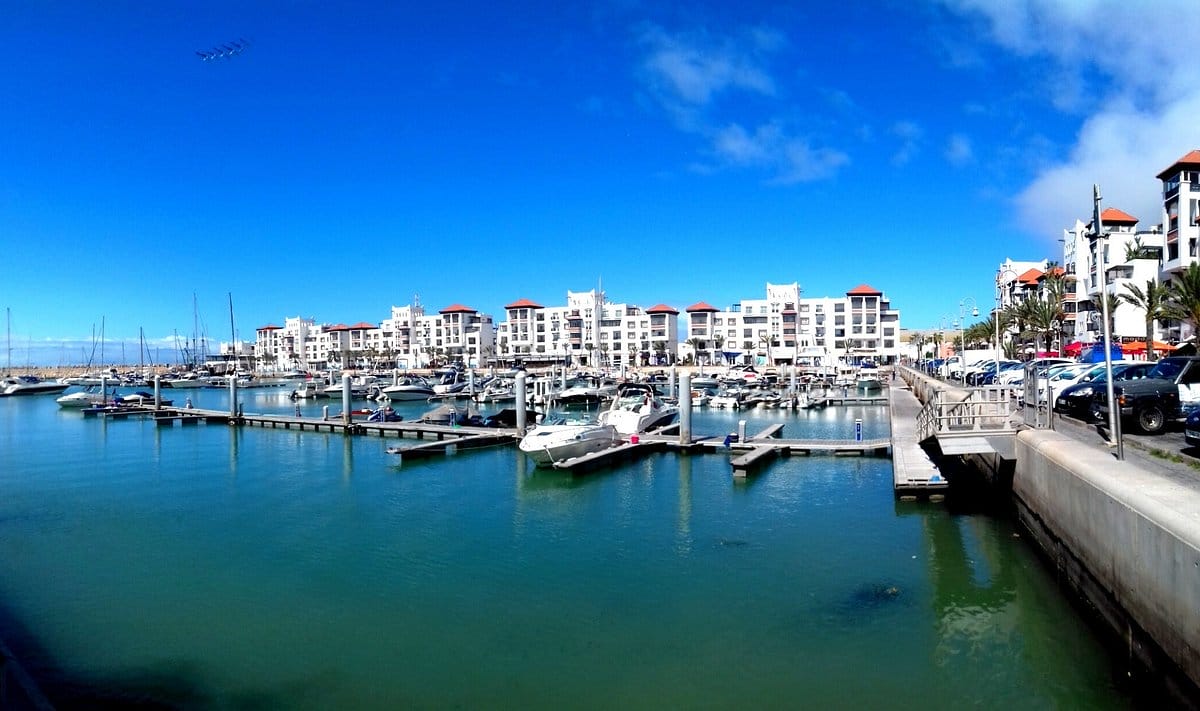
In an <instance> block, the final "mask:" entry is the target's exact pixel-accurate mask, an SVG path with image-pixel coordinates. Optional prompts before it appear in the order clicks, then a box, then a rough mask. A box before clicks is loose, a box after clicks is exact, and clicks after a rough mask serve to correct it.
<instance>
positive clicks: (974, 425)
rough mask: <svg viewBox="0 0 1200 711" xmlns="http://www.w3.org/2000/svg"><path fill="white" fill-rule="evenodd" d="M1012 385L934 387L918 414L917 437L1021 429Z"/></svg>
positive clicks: (992, 433)
mask: <svg viewBox="0 0 1200 711" xmlns="http://www.w3.org/2000/svg"><path fill="white" fill-rule="evenodd" d="M1016 410H1017V406H1016V403H1015V402H1014V401H1013V397H1012V388H1008V387H1004V386H984V387H977V388H968V389H966V390H961V389H954V390H933V391H931V392H930V393H929V399H928V400H927V401H926V402H925V406H924V407H923V408H921V412H920V413H918V415H917V437H918V438H919V439H920V441H925V440H927V439H929V438H930V437H956V436H970V435H981V434H989V435H996V434H1009V433H1013V432H1016V431H1017V425H1016V424H1015V423H1014V422H1013V415H1014V414H1015V413H1016Z"/></svg>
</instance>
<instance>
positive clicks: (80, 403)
mask: <svg viewBox="0 0 1200 711" xmlns="http://www.w3.org/2000/svg"><path fill="white" fill-rule="evenodd" d="M105 397H106V395H105V394H104V391H103V390H101V389H100V386H99V385H89V386H87V387H86V388H84V389H83V390H80V391H78V392H73V393H71V394H70V395H63V396H62V397H60V398H58V399H56V400H55V402H57V403H58V406H59V407H66V408H76V407H97V406H99V405H103V404H105Z"/></svg>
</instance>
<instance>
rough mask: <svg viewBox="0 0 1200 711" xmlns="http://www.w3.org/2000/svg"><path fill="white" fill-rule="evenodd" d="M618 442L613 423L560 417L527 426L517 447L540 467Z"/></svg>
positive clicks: (606, 447) (549, 465) (550, 465)
mask: <svg viewBox="0 0 1200 711" xmlns="http://www.w3.org/2000/svg"><path fill="white" fill-rule="evenodd" d="M620 442H621V438H620V436H619V435H618V434H617V430H616V428H615V427H613V426H612V425H600V424H568V423H567V422H566V421H565V420H563V419H561V418H556V419H553V420H548V421H546V422H543V423H542V424H540V425H537V426H536V427H534V428H533V429H532V430H530V431H529V432H528V433H527V434H526V435H525V436H524V437H522V438H521V441H520V442H519V443H518V444H517V448H518V449H520V450H521V451H522V452H524V453H525V456H527V457H529V458H530V459H532V460H533V463H534V464H535V465H537V466H539V467H552V466H554V465H555V464H557V463H558V462H563V461H566V460H568V459H574V458H576V457H581V456H583V455H585V454H589V453H591V452H599V451H600V450H603V449H608V448H609V447H612V446H614V445H617V444H619V443H620Z"/></svg>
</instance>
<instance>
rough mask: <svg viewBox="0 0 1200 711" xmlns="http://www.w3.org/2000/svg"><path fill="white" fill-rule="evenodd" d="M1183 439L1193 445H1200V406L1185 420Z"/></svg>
mask: <svg viewBox="0 0 1200 711" xmlns="http://www.w3.org/2000/svg"><path fill="white" fill-rule="evenodd" d="M1183 440H1184V441H1185V442H1187V443H1188V444H1189V445H1191V446H1193V447H1200V408H1198V409H1195V410H1192V412H1191V414H1189V415H1188V416H1187V419H1186V420H1184V422H1183Z"/></svg>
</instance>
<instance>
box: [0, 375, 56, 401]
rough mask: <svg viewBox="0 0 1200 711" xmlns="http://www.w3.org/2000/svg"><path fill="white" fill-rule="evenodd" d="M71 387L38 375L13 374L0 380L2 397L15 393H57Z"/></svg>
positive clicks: (0, 395) (0, 394)
mask: <svg viewBox="0 0 1200 711" xmlns="http://www.w3.org/2000/svg"><path fill="white" fill-rule="evenodd" d="M69 387H71V386H70V384H68V383H63V382H60V381H58V380H43V379H41V378H39V377H37V376H36V375H11V376H9V377H7V378H4V379H3V380H0V397H11V396H15V395H57V394H59V393H61V392H62V391H64V390H66V389H67V388H69Z"/></svg>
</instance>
